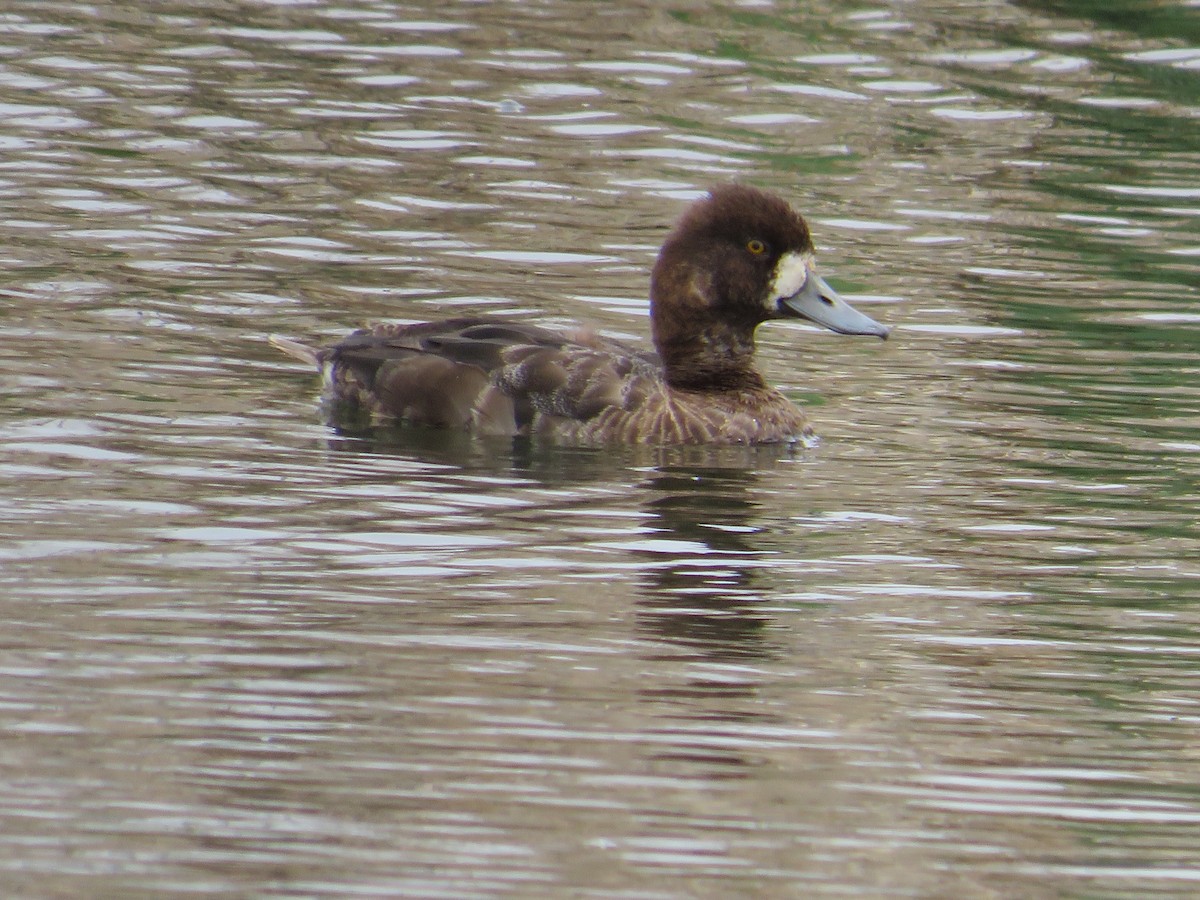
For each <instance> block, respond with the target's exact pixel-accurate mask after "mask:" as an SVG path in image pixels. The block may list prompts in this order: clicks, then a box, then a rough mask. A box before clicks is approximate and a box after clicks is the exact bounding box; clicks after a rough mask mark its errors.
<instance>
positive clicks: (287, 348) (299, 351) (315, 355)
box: [267, 334, 321, 369]
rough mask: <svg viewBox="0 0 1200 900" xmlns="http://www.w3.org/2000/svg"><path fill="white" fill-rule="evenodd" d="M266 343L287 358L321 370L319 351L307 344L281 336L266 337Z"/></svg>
mask: <svg viewBox="0 0 1200 900" xmlns="http://www.w3.org/2000/svg"><path fill="white" fill-rule="evenodd" d="M267 342H268V343H269V344H270V345H271V346H272V347H275V348H276V349H278V350H282V351H283V352H284V353H286V354H287V355H288V356H291V357H294V358H295V359H298V360H300V361H301V362H306V363H308V364H309V365H310V366H313V367H315V368H317V369H320V368H321V356H320V351H319V350H318V349H317V348H316V347H310V346H308V344H302V343H300V342H299V341H293V340H292V339H291V338H285V337H284V336H283V335H281V334H272V335H270V336H268V337H267Z"/></svg>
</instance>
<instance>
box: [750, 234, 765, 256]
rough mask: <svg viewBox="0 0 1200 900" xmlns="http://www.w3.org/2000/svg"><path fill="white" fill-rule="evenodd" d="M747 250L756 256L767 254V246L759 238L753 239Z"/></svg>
mask: <svg viewBox="0 0 1200 900" xmlns="http://www.w3.org/2000/svg"><path fill="white" fill-rule="evenodd" d="M746 249H747V250H749V251H750V252H751V253H753V254H754V255H755V256H762V255H763V254H764V253H766V252H767V245H766V244H764V243H763V242H762V241H760V240H759V239H758V238H751V239H750V240H749V241H747V242H746Z"/></svg>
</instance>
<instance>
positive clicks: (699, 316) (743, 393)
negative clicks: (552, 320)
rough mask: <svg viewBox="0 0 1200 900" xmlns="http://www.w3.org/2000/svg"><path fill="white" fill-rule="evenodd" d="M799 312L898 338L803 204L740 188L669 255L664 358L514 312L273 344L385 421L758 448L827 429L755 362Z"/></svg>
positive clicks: (658, 295) (678, 234)
mask: <svg viewBox="0 0 1200 900" xmlns="http://www.w3.org/2000/svg"><path fill="white" fill-rule="evenodd" d="M795 317H801V318H805V319H809V320H811V321H813V322H815V323H817V324H818V325H823V326H824V327H826V328H829V329H831V330H832V331H836V332H839V333H842V334H864V335H875V336H876V337H880V338H886V337H887V335H888V329H887V328H885V327H884V326H883V325H880V324H879V323H878V322H876V321H874V320H873V319H871V318H869V317H868V316H865V315H863V314H862V313H860V312H857V311H856V310H854V309H853V308H852V307H850V306H849V305H848V304H846V302H845V301H843V300H842V299H841V298H840V297H839V296H838V295H837V293H836V292H835V291H834V290H833V289H832V288H830V286H829V285H828V284H826V283H825V281H824V279H822V278H821V277H820V276H819V275H817V273H816V271H815V270H814V267H813V245H812V239H811V238H810V237H809V232H808V226H807V225H806V224H805V221H804V219H803V218H802V217H801V216H800V215H799V214H798V213H797V212H796V211H795V210H793V209H792V208H791V207H790V206H789V205H788V204H787V203H786V202H784V201H783V200H782V199H780V198H779V197H777V196H775V195H774V194H769V193H767V192H765V191H761V190H759V189H757V188H754V187H749V186H747V185H742V184H730V185H722V186H719V187H715V188H713V189H712V190H711V191H710V192H709V194H708V196H706V197H704V198H702V199H700V200H697V201H696V202H694V203H693V204H692V205H691V206H690V207H688V209H687V210H686V211H685V212H684V214H683V215H682V216H681V217H680V219H679V221H678V223H677V224H676V225H675V228H674V229H673V230H672V231H671V233H670V234H669V235H668V236H667V239H666V242H665V243H664V244H663V246H662V249H661V251H660V252H659V254H658V261H657V262H656V263H655V266H654V271H653V273H652V275H651V279H650V322H651V329H652V332H653V337H654V346H655V349H656V350H657V351H658V353H657V354H654V353H650V352H645V351H640V350H638V349H636V348H633V347H630V346H628V345H626V344H624V343H621V342H618V341H614V340H611V339H608V338H604V337H601V336H598V335H596V334H593V333H591V332H590V331H586V330H578V331H558V330H554V329H549V328H545V327H541V326H538V325H530V324H526V323H522V322H516V321H513V320H510V319H503V318H456V319H446V320H442V321H437V322H426V323H422V324H418V325H393V324H381V325H375V326H374V327H372V328H368V329H363V330H361V331H356V332H354V333H353V334H351V335H349V336H348V337H347V338H346V339H345V340H343V341H341V342H340V343H338V344H335V345H333V346H332V347H327V348H315V347H309V346H307V345H305V344H301V343H298V342H296V341H292V340H289V339H287V338H282V337H278V336H272V337H271V342H272V343H273V344H274V345H275V346H277V347H278V348H279V349H281V350H283V351H284V352H286V353H288V354H290V355H292V356H294V357H297V358H298V359H301V360H303V361H305V362H307V363H310V364H312V365H315V366H317V367H318V368H319V369H320V370H321V371H322V372H323V373H324V376H325V381H326V386H327V389H328V391H329V393H330V395H331V398H332V399H334V400H336V401H341V402H349V403H353V404H357V405H358V406H361V407H362V408H364V409H365V410H367V411H369V412H370V413H371V414H372V415H373V416H375V417H380V418H383V419H395V420H402V421H404V422H409V423H412V424H419V425H427V426H437V427H449V428H470V429H474V430H475V431H476V432H477V433H481V434H499V435H533V436H542V437H548V438H552V439H554V440H558V441H563V442H567V443H573V444H606V443H644V444H708V443H712V444H757V443H773V442H781V441H796V440H801V439H803V438H805V437H806V436H808V435H809V434H810V433H811V430H810V428H809V426H808V423H807V422H806V420H805V418H804V414H803V413H802V412H801V411H800V409H799V408H798V407H797V406H796V405H795V404H794V403H792V402H791V401H790V400H788V399H787V398H786V397H785V396H784V395H783V394H781V393H780V392H779V391H777V390H775V389H774V388H772V387H770V386H769V385H768V384H767V383H766V381H764V380H763V377H762V375H761V374H759V372H758V370H757V369H756V368H755V366H754V332H755V329H756V328H757V327H758V326H759V325H760V324H762V323H763V322H766V321H768V320H770V319H783V318H795Z"/></svg>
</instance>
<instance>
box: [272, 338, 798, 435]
mask: <svg viewBox="0 0 1200 900" xmlns="http://www.w3.org/2000/svg"><path fill="white" fill-rule="evenodd" d="M274 343H275V344H276V346H278V347H280V349H282V350H284V351H286V352H288V353H290V354H291V355H293V356H296V357H298V358H301V359H304V360H306V361H309V362H313V363H316V364H317V365H318V366H319V367H320V368H321V370H322V372H323V374H324V377H325V381H326V385H327V391H328V394H329V397H330V399H331V400H333V401H334V402H336V403H349V404H352V405H354V406H356V407H359V408H361V409H362V410H364V411H367V412H369V413H370V414H371V415H372V416H373V417H376V418H379V419H384V420H388V419H392V420H400V421H404V422H407V423H411V424H415V425H425V426H432V427H439V428H469V429H471V430H473V431H475V432H477V433H479V434H492V435H518V434H528V435H535V436H545V437H549V438H553V439H554V440H557V441H564V442H569V443H577V444H604V443H655V444H675V443H712V442H718V443H760V442H775V441H788V440H796V439H798V438H801V437H803V436H804V435H806V434H807V433H808V428H807V425H806V423H805V420H804V418H803V415H802V414H801V413H800V411H799V410H798V409H797V408H796V407H795V406H794V405H793V404H792V403H791V402H790V401H788V400H787V399H786V398H784V397H783V396H782V395H780V394H779V393H778V392H777V391H774V390H772V389H770V388H766V387H763V388H762V389H761V390H753V391H745V390H743V391H736V392H708V391H705V392H693V391H679V390H674V389H672V388H671V387H669V386H668V385H667V384H666V383H665V382H664V380H663V376H662V370H661V366H660V365H659V362H658V359H657V357H656V356H654V355H653V354H650V353H644V352H639V351H638V350H636V349H634V348H632V347H629V346H628V345H625V344H623V343H620V342H618V341H614V340H611V339H607V338H602V337H599V336H597V335H595V334H594V333H592V332H590V331H586V330H576V331H557V330H552V329H549V328H543V327H540V326H537V325H529V324H522V323H515V322H511V321H506V320H503V319H486V318H462V319H447V320H443V321H440V322H423V323H420V324H416V325H390V324H384V325H377V326H375V327H373V328H370V329H364V330H361V331H356V332H354V333H353V334H351V335H349V336H348V337H346V338H345V339H344V340H343V341H341V342H340V343H338V344H335V345H333V346H332V347H328V348H325V349H321V350H314V349H312V348H308V347H306V346H304V345H302V344H297V343H295V342H293V341H288V340H286V339H274Z"/></svg>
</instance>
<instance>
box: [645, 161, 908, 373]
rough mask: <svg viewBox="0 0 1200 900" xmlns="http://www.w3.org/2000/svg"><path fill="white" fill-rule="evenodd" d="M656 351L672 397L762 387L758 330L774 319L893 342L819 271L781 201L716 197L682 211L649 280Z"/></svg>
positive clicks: (749, 194)
mask: <svg viewBox="0 0 1200 900" xmlns="http://www.w3.org/2000/svg"><path fill="white" fill-rule="evenodd" d="M650 305H651V308H650V318H651V326H652V329H653V334H654V344H655V346H656V347H657V348H658V352H659V355H660V356H661V357H662V360H663V366H664V369H665V374H666V378H667V381H668V382H669V383H670V384H671V385H672V386H674V387H678V388H685V389H686V388H691V389H697V390H713V389H716V390H725V389H730V390H732V389H740V388H747V387H759V386H762V384H763V381H762V377H761V376H760V375H759V374H758V372H757V370H756V369H755V368H754V364H753V355H754V330H755V329H756V328H757V327H758V326H759V325H760V324H762V323H763V322H765V321H767V320H768V319H777V318H785V317H793V318H794V317H797V316H800V317H804V318H808V319H810V320H812V321H814V322H817V323H818V324H820V325H824V326H825V327H826V328H830V329H831V330H833V331H838V332H841V333H844V334H873V335H876V336H878V337H887V333H888V330H887V329H886V328H884V327H883V326H882V325H880V324H879V323H877V322H875V321H873V320H872V319H870V318H868V317H867V316H864V315H862V314H861V313H859V312H856V311H855V310H854V309H852V308H851V307H850V306H848V305H847V304H846V303H845V301H843V300H842V299H841V298H839V297H838V296H837V294H836V293H835V292H834V291H833V290H832V289H831V288H830V287H829V285H828V284H826V283H825V281H824V280H823V279H822V278H820V276H818V275H817V274H816V272H815V271H814V269H813V245H812V238H811V237H810V236H809V232H808V225H807V224H806V223H805V221H804V219H803V218H802V217H801V216H800V214H799V213H797V212H796V211H795V210H793V209H792V208H791V207H790V206H789V205H788V204H787V203H786V202H784V201H783V200H782V199H780V198H779V197H777V196H775V195H774V194H769V193H767V192H766V191H762V190H759V189H758V188H754V187H750V186H748V185H742V184H727V185H721V186H719V187H715V188H713V189H712V190H711V191H710V192H709V194H708V196H707V197H704V198H702V199H700V200H697V201H696V202H695V203H693V204H692V205H691V206H689V207H688V208H687V210H685V211H684V213H683V215H682V216H681V217H680V219H679V221H678V222H677V223H676V225H675V227H674V229H672V231H671V233H670V235H668V237H667V239H666V242H665V243H664V244H663V247H662V250H661V251H659V254H658V261H657V262H656V263H655V266H654V272H653V274H652V275H651V280H650Z"/></svg>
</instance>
